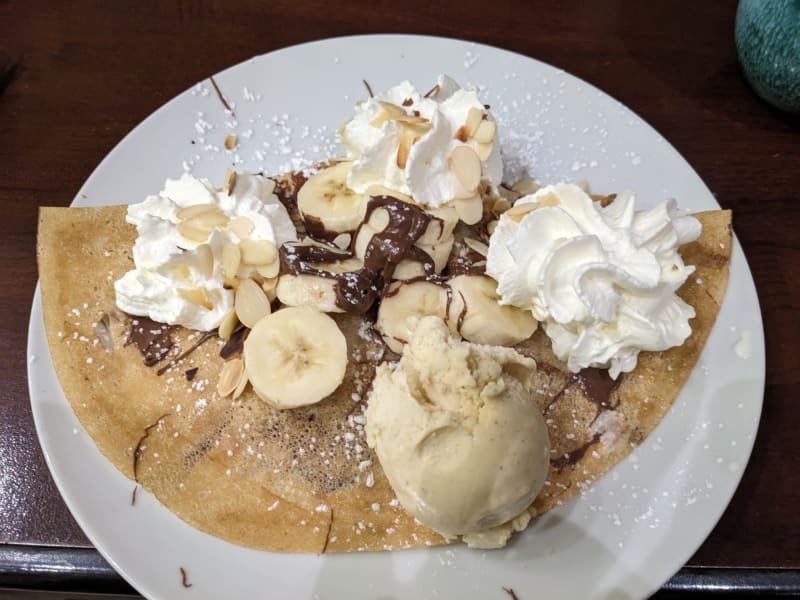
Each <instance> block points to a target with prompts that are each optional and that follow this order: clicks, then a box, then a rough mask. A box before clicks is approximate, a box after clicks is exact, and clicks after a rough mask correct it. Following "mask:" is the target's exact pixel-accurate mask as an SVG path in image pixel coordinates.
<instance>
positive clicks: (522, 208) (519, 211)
mask: <svg viewBox="0 0 800 600" xmlns="http://www.w3.org/2000/svg"><path fill="white" fill-rule="evenodd" d="M538 206H539V205H538V204H536V203H535V202H528V203H526V204H517V205H516V206H512V207H511V208H509V209H508V210H507V211H506V212H504V213H503V215H505V216H507V217H508V218H509V219H511V220H512V221H516V222H517V223H519V222H520V221H522V218H523V217H524V216H525V215H527V214H528V213H529V212H531V211H532V210H533V209H535V208H538Z"/></svg>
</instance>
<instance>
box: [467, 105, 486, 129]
mask: <svg viewBox="0 0 800 600" xmlns="http://www.w3.org/2000/svg"><path fill="white" fill-rule="evenodd" d="M483 114H484V113H483V111H482V110H481V109H480V108H475V107H474V106H473V107H472V108H470V109H469V112H468V113H467V120H466V121H464V129H466V131H467V135H468V136H469V137H473V136H474V135H475V132H476V131H477V130H478V127H480V124H481V122H482V121H483Z"/></svg>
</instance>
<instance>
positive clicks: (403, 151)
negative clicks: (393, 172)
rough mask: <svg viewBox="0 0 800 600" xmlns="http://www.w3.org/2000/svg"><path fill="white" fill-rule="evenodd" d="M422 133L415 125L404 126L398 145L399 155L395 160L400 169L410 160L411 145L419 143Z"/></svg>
mask: <svg viewBox="0 0 800 600" xmlns="http://www.w3.org/2000/svg"><path fill="white" fill-rule="evenodd" d="M420 137H421V134H420V133H419V132H418V131H416V130H415V129H414V128H413V127H407V126H404V127H403V130H402V132H401V134H400V144H399V145H398V146H397V157H396V159H395V162H396V163H397V168H398V169H405V168H406V163H407V162H408V155H409V154H410V153H411V146H413V145H414V144H416V143H417V140H419V138H420Z"/></svg>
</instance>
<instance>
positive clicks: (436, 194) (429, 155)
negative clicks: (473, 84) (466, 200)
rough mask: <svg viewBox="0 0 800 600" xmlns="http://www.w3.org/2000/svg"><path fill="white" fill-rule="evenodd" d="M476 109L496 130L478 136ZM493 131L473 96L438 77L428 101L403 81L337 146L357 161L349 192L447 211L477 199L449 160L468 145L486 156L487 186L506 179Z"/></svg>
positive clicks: (370, 105) (369, 104)
mask: <svg viewBox="0 0 800 600" xmlns="http://www.w3.org/2000/svg"><path fill="white" fill-rule="evenodd" d="M471 109H475V111H480V113H481V114H482V118H481V120H484V121H489V122H490V123H491V127H487V128H485V130H484V131H482V132H480V133H478V132H476V131H474V130H475V125H476V122H475V115H477V113H475V112H473V113H472V115H471V114H470V110H471ZM479 123H480V121H478V124H479ZM465 125H466V127H465ZM462 128H463V129H462ZM487 131H490V132H493V131H494V122H493V121H492V120H491V117H490V116H489V115H488V112H487V109H486V107H484V105H483V103H482V102H480V100H479V99H478V95H477V93H476V92H475V91H473V90H466V89H462V88H461V87H460V86H459V85H458V84H457V83H456V82H455V81H453V80H452V79H450V78H449V77H447V76H446V75H440V76H439V78H438V80H437V83H436V86H434V88H433V90H432V92H431V93H429V94H427V95H425V96H423V95H422V94H420V93H419V91H417V89H416V88H415V87H414V86H413V85H412V84H411V83H409V82H408V81H404V82H403V83H401V84H399V85H397V86H395V87H393V88H390V89H389V90H387V91H386V92H383V93H380V94H377V95H375V96H374V97H372V98H370V99H368V100H366V101H364V102H361V103H360V104H358V105H357V106H356V110H355V115H354V116H353V118H352V119H350V120H349V121H348V122H347V123H345V124H344V125H343V126H342V127H341V129H340V130H339V132H338V139H339V142H340V143H341V144H342V145H343V146H344V147H345V149H346V150H347V155H348V157H349V158H351V159H353V160H354V161H355V162H354V164H353V168H352V170H351V172H350V174H349V176H348V178H347V185H348V186H349V187H350V188H351V189H353V190H354V191H356V192H358V193H364V192H366V191H367V190H368V189H369V187H370V186H373V185H378V186H383V187H386V188H388V189H390V190H393V191H396V192H400V193H402V194H406V195H409V196H411V197H412V198H413V199H414V200H415V201H416V202H417V203H419V204H421V205H423V206H430V207H438V206H442V205H443V204H445V203H447V202H450V201H451V200H453V199H454V198H463V197H468V196H470V195H472V194H473V193H474V190H469V189H467V190H465V189H464V188H463V186H462V182H461V181H460V180H459V178H458V177H457V176H456V175H455V174H454V172H453V169H452V168H451V164H450V160H449V157H450V156H451V155H452V152H453V150H454V149H455V148H457V147H458V146H468V147H470V148H472V149H473V150H475V151H476V154H478V156H479V157H482V159H481V160H480V165H481V178H482V180H483V181H484V182H486V183H488V184H489V185H490V186H493V187H496V186H498V185H500V182H501V179H502V176H503V163H502V159H501V157H500V144H499V143H497V141H496V140H495V139H494V135H493V133H492V136H491V139H489V136H488V133H487ZM480 140H483V141H480ZM486 140H488V141H486Z"/></svg>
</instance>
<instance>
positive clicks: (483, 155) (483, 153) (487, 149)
mask: <svg viewBox="0 0 800 600" xmlns="http://www.w3.org/2000/svg"><path fill="white" fill-rule="evenodd" d="M493 149H494V144H491V143H489V144H475V152H476V153H477V155H478V158H480V159H481V162H485V161H486V160H487V159H488V158H489V155H490V154H491V153H492V150H493Z"/></svg>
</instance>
